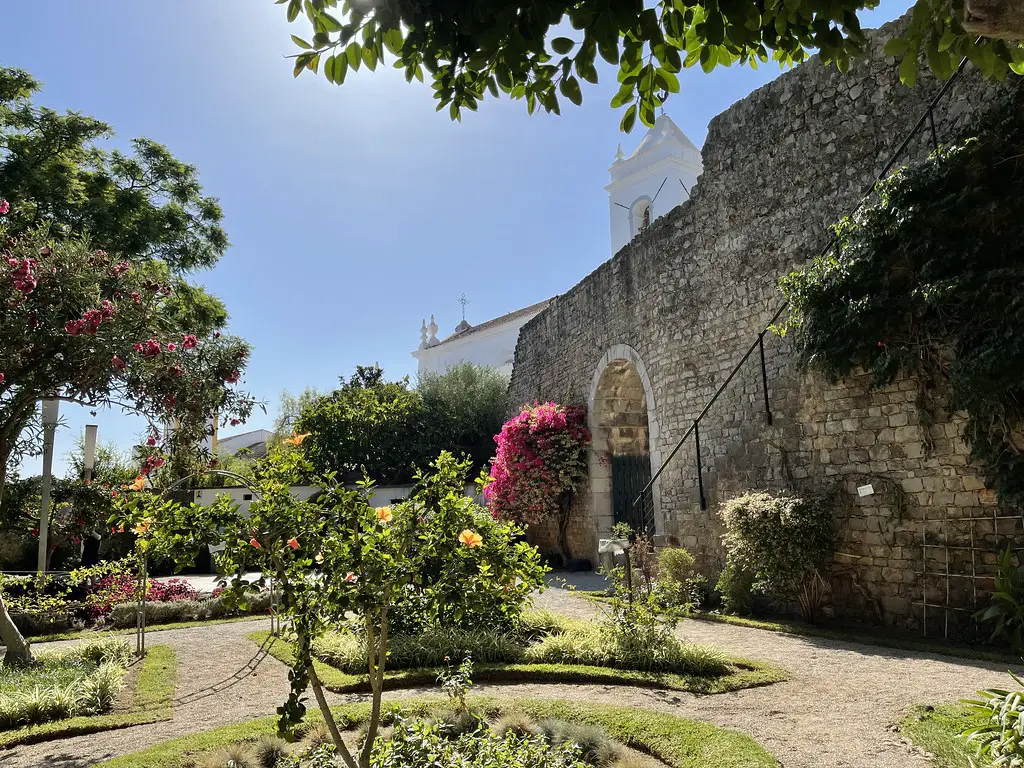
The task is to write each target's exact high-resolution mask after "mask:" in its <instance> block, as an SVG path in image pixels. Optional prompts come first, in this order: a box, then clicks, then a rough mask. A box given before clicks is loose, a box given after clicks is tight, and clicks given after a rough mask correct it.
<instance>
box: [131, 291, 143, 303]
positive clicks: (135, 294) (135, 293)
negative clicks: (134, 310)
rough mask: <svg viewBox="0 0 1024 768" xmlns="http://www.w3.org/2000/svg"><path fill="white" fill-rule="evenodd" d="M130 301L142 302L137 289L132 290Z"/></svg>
mask: <svg viewBox="0 0 1024 768" xmlns="http://www.w3.org/2000/svg"><path fill="white" fill-rule="evenodd" d="M132 303H133V304H141V303H142V296H141V295H140V294H139V292H138V291H132Z"/></svg>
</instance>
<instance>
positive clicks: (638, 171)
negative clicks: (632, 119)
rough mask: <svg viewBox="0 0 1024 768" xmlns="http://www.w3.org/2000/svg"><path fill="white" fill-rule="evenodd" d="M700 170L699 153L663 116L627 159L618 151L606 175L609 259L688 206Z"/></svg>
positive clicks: (620, 147)
mask: <svg viewBox="0 0 1024 768" xmlns="http://www.w3.org/2000/svg"><path fill="white" fill-rule="evenodd" d="M703 170H704V164H703V161H702V160H701V155H700V150H699V149H697V147H696V146H695V145H694V143H693V142H692V141H690V140H689V139H688V138H687V137H686V134H685V133H683V132H682V131H681V130H680V129H679V126H678V125H676V124H675V123H674V122H672V118H670V117H669V116H668V115H665V114H663V115H661V116H660V117H658V119H657V120H655V121H654V126H653V127H652V128H651V129H650V130H649V131H647V135H646V136H644V138H643V139H642V140H641V142H640V144H639V145H638V146H637V148H636V149H635V150H634V151H633V154H631V155H630V156H629V157H626V156H625V155H624V154H623V152H622V145H621V144H620V145H619V148H618V151H617V152H616V153H615V162H614V163H612V167H611V168H609V169H608V173H609V175H610V176H611V183H610V184H608V186H606V187H605V189H606V190H607V191H608V213H609V216H610V219H611V221H610V224H611V246H612V255H615V254H616V253H618V251H619V250H620V249H621V248H623V247H624V246H625V245H627V244H628V243H629V241H630V240H632V239H633V238H634V237H636V236H637V235H638V234H639V233H640V232H641V231H643V230H644V229H646V228H647V227H648V226H649V225H650V224H651V223H653V222H654V220H655V219H657V218H658V217H659V216H664V215H665V214H666V213H668V212H669V211H671V210H672V209H673V208H675V207H676V206H677V205H679V204H680V203H682V202H683V201H684V200H688V199H689V197H690V192H691V191H692V190H693V185H694V184H696V183H697V177H698V176H700V174H701V171H703Z"/></svg>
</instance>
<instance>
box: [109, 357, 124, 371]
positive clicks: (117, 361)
mask: <svg viewBox="0 0 1024 768" xmlns="http://www.w3.org/2000/svg"><path fill="white" fill-rule="evenodd" d="M110 364H111V365H112V366H114V367H115V368H116V369H117V370H119V371H123V370H124V369H125V368H127V367H128V363H126V362H125V361H124V360H122V359H121V358H120V357H118V356H117V355H114V356H113V357H112V358H110Z"/></svg>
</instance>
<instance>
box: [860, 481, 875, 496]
mask: <svg viewBox="0 0 1024 768" xmlns="http://www.w3.org/2000/svg"><path fill="white" fill-rule="evenodd" d="M874 492H875V487H874V486H873V485H871V483H868V484H867V485H858V486H857V495H858V496H870V495H872V494H873V493H874Z"/></svg>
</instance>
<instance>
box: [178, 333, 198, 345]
mask: <svg viewBox="0 0 1024 768" xmlns="http://www.w3.org/2000/svg"><path fill="white" fill-rule="evenodd" d="M197 344H199V339H197V338H196V336H195V334H192V333H186V334H185V335H184V336H182V337H181V347H182V349H195V348H196V345H197Z"/></svg>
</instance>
